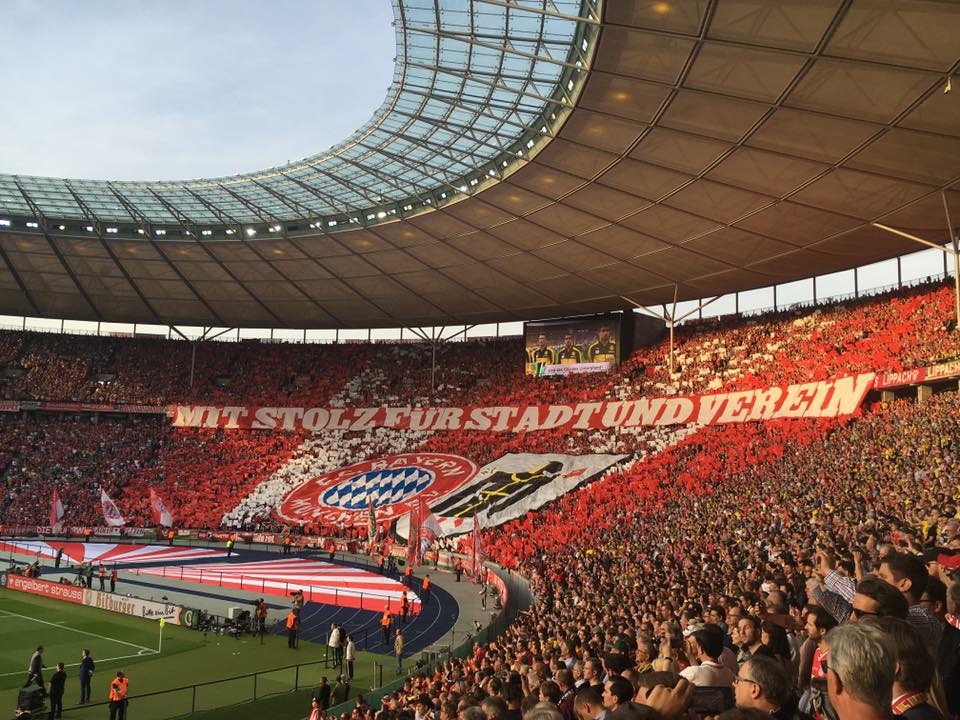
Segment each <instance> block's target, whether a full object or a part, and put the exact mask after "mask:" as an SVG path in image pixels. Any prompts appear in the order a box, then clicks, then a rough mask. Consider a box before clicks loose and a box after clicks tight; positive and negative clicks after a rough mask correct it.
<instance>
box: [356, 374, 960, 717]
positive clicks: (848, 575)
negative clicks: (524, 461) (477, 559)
mask: <svg viewBox="0 0 960 720" xmlns="http://www.w3.org/2000/svg"><path fill="white" fill-rule="evenodd" d="M958 438H960V397H958V395H957V394H956V393H947V394H943V395H937V396H935V397H933V398H932V399H931V400H929V401H927V402H924V403H916V402H914V401H908V400H899V401H895V402H892V403H889V404H884V405H878V406H877V407H876V408H874V409H873V411H871V412H868V413H866V414H864V416H863V417H861V418H859V419H857V420H855V421H845V422H838V421H836V420H781V421H776V422H771V423H766V424H762V425H761V424H754V425H730V426H725V427H711V428H705V429H702V430H701V431H700V432H699V433H697V434H696V435H693V436H691V437H689V438H686V439H682V440H680V441H679V442H677V443H676V444H675V445H673V446H672V447H668V448H666V449H665V450H664V451H663V452H661V453H658V454H656V455H652V456H650V457H648V458H647V459H645V460H643V461H638V462H636V463H634V464H632V465H630V466H628V467H626V468H623V469H622V470H621V469H618V470H616V471H614V472H612V473H610V474H609V476H608V477H606V478H605V479H603V480H601V481H599V482H597V483H594V484H593V485H591V486H588V487H587V488H585V489H583V490H581V491H579V492H576V493H573V494H570V495H567V496H564V497H563V498H561V499H559V500H557V501H556V502H554V503H553V504H552V505H550V506H548V507H547V508H545V509H544V510H542V511H540V512H538V513H530V514H528V515H526V516H524V517H523V518H520V519H518V520H515V521H513V522H511V523H508V524H506V525H503V526H501V527H499V528H496V529H494V530H491V531H487V532H485V533H484V547H485V548H486V550H487V552H488V553H489V555H490V556H491V557H492V559H494V560H497V561H498V562H500V563H502V564H504V565H505V566H507V567H510V568H515V569H517V570H519V571H520V572H521V573H523V574H524V575H525V576H526V577H528V578H530V579H531V581H532V584H533V587H534V589H535V591H536V593H537V595H538V598H539V601H538V603H537V604H536V605H535V606H534V607H533V608H532V609H531V610H530V611H529V612H528V613H524V614H521V616H520V618H519V620H518V621H517V622H516V623H515V624H514V625H513V626H511V628H510V629H508V631H507V632H506V634H505V635H504V636H502V637H500V638H498V639H497V640H496V641H495V642H493V643H490V644H487V645H482V646H481V645H477V646H476V647H475V649H474V652H473V654H472V655H471V656H470V657H468V658H467V659H465V660H452V661H449V662H447V663H445V664H444V665H443V666H441V667H437V668H436V669H435V671H434V672H432V673H428V674H427V676H425V677H423V678H420V679H412V680H411V681H409V682H408V683H407V684H406V685H405V686H404V688H403V689H402V690H400V691H397V692H396V693H392V694H391V695H389V696H388V697H386V698H384V707H385V710H383V711H382V714H381V715H380V716H379V720H406V719H407V718H421V719H422V718H430V717H440V718H446V720H453V719H454V718H462V719H463V720H471V719H473V718H476V720H497V719H500V718H508V717H510V718H518V717H520V716H521V715H522V716H523V717H524V718H542V719H543V720H546V719H547V718H554V719H555V720H559V718H564V719H565V720H573V718H577V720H595V718H598V717H600V716H601V715H603V714H604V710H605V711H606V713H607V715H606V717H607V718H624V719H626V718H629V719H630V720H636V719H638V718H643V719H646V718H658V717H659V718H672V717H681V716H686V715H687V714H691V715H692V716H694V717H704V716H720V717H723V718H729V719H730V720H744V719H750V720H752V719H753V718H757V719H758V720H759V718H763V717H767V718H769V717H770V716H771V715H772V716H773V717H774V718H778V719H780V720H788V719H791V718H801V717H807V716H808V714H809V715H812V716H813V717H816V718H838V717H839V718H840V720H847V719H848V718H861V717H874V718H881V717H889V716H891V715H901V714H903V715H905V716H906V717H907V718H911V719H916V718H929V719H931V720H933V719H935V718H952V717H955V716H956V714H957V713H958V711H960V672H958V660H960V658H958V654H957V653H958V651H960V619H958V613H960V582H958V580H960V568H958V565H960V564H958V563H956V562H955V561H954V558H956V559H960V521H958V520H957V519H956V516H957V507H958V489H960V488H958V478H960V440H958ZM468 545H469V541H465V543H464V547H463V548H462V549H464V550H466V551H468V552H469V547H468ZM838 626H839V627H841V629H839V630H837V629H835V628H837V627H838ZM878 657H879V658H882V662H879V661H878V660H877V658H878ZM831 673H832V674H831ZM857 673H859V675H857ZM657 686H659V687H660V689H659V690H656V691H651V688H655V687H657ZM844 687H845V688H846V690H845V691H844ZM865 688H872V689H869V690H867V689H865ZM652 692H653V693H654V694H652ZM845 692H846V693H848V694H846V695H845V694H844V693H845ZM858 704H859V705H858ZM734 706H735V707H734ZM474 708H475V709H474ZM725 711H726V714H724V712H725ZM365 714H367V715H370V716H372V715H373V713H372V712H369V710H368V709H367V711H365V710H364V708H362V707H361V709H360V710H359V711H358V712H355V713H354V715H355V717H357V716H359V717H363V716H364V715H365Z"/></svg>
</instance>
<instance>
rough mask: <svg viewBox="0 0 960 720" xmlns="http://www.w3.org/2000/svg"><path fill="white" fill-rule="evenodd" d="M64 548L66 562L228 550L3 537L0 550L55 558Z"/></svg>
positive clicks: (197, 555) (172, 557)
mask: <svg viewBox="0 0 960 720" xmlns="http://www.w3.org/2000/svg"><path fill="white" fill-rule="evenodd" d="M58 550H63V555H64V558H65V564H70V563H85V562H94V563H124V564H125V563H156V562H174V561H177V560H204V559H210V560H213V559H217V558H222V557H223V556H224V555H226V553H224V552H223V551H222V550H211V549H209V548H191V547H183V546H177V545H175V546H172V547H170V546H167V545H136V544H133V543H95V542H94V543H85V542H69V541H68V542H58V541H53V540H51V541H43V540H3V541H0V552H4V553H20V554H21V555H32V556H34V557H38V556H39V557H42V558H47V559H48V560H52V559H53V558H55V557H56V556H57V551H58Z"/></svg>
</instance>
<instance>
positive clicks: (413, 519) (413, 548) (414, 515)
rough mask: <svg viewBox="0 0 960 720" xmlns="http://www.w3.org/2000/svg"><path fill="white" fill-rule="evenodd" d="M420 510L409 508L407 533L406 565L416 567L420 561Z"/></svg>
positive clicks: (414, 507) (417, 506)
mask: <svg viewBox="0 0 960 720" xmlns="http://www.w3.org/2000/svg"><path fill="white" fill-rule="evenodd" d="M419 550H420V508H419V505H418V504H417V505H414V506H413V507H411V508H410V529H409V530H408V531H407V564H408V565H409V566H410V567H416V566H417V565H418V564H419V562H418V561H419V560H420V552H419Z"/></svg>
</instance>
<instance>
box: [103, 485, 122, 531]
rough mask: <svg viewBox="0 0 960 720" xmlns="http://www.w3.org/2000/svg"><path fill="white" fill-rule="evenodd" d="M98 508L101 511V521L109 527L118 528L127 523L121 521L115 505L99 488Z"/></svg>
mask: <svg viewBox="0 0 960 720" xmlns="http://www.w3.org/2000/svg"><path fill="white" fill-rule="evenodd" d="M100 507H101V508H102V509H103V519H104V521H105V522H106V523H107V525H109V526H110V527H120V526H121V525H126V523H127V521H126V520H124V519H123V515H121V514H120V510H118V509H117V504H116V503H115V502H114V501H113V500H111V499H110V497H109V496H108V495H107V494H106V493H105V492H104V491H103V488H100Z"/></svg>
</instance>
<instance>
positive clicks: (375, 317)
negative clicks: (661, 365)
mask: <svg viewBox="0 0 960 720" xmlns="http://www.w3.org/2000/svg"><path fill="white" fill-rule="evenodd" d="M395 16H396V26H397V45H398V58H397V68H396V73H395V78H394V83H393V85H392V87H391V89H390V91H389V92H388V95H387V98H386V100H385V102H384V104H383V105H382V106H381V108H380V109H379V110H378V111H377V113H376V114H375V116H374V117H373V119H371V121H370V122H369V123H368V124H367V125H366V126H365V127H363V128H362V129H361V130H359V131H358V132H357V133H356V134H355V135H354V136H352V137H350V138H348V139H347V140H345V141H344V142H342V143H340V144H339V145H337V146H335V147H333V148H331V149H329V150H327V151H325V152H322V153H320V154H318V155H315V156H312V157H310V158H307V159H306V160H303V161H301V162H298V163H293V164H291V165H287V166H283V167H277V168H273V169H270V170H265V171H263V172H260V173H254V174H249V175H242V176H235V177H229V178H218V179H208V180H200V181H189V182H157V183H128V182H112V183H108V182H93V181H83V180H76V181H68V180H56V179H50V178H35V177H23V176H19V177H18V176H0V222H3V219H6V220H8V221H9V226H7V227H0V261H2V267H0V313H6V314H16V315H31V316H46V317H64V318H71V319H82V320H110V321H118V322H143V323H162V324H188V325H215V326H239V327H386V326H389V327H396V326H404V325H407V326H411V325H412V326H423V325H450V324H473V323H479V322H493V321H505V320H516V319H525V318H533V317H548V316H557V315H563V314H577V313H587V312H596V311H602V310H609V309H616V308H621V307H625V306H627V305H628V304H629V303H642V304H646V305H651V304H658V303H663V302H671V301H672V300H673V299H674V297H675V293H676V297H678V298H679V299H680V300H684V299H693V298H701V297H709V296H713V295H717V294H721V293H726V292H732V291H735V290H745V289H750V288H753V287H762V286H767V285H771V284H776V283H782V282H787V281H790V280H795V279H801V278H805V277H810V276H813V275H817V274H823V273H828V272H832V271H835V270H840V269H845V268H849V267H853V266H856V265H861V264H864V263H869V262H872V261H875V260H881V259H884V258H887V257H892V256H894V255H898V254H902V253H904V252H909V251H911V250H914V249H917V248H918V247H919V246H918V245H916V244H915V243H914V242H913V241H911V240H909V239H906V238H903V237H900V236H896V235H893V234H891V233H887V232H884V231H881V230H878V229H877V228H875V227H873V226H872V225H871V223H872V222H882V223H883V224H886V225H890V226H893V227H897V228H900V229H903V230H906V231H908V232H910V233H914V234H917V235H921V236H922V237H924V238H926V239H928V240H931V241H934V242H941V243H942V242H947V241H948V240H949V232H948V224H947V219H946V214H945V212H944V210H945V206H946V209H948V211H949V213H950V214H951V217H952V218H953V220H952V224H953V225H954V226H955V225H958V224H960V78H958V77H957V72H958V67H960V4H958V3H956V2H952V0H945V1H943V2H938V1H935V0H900V1H897V0H783V1H781V2H769V1H768V0H660V1H653V0H616V1H615V2H614V1H612V0H607V2H606V3H603V2H600V0H582V2H580V1H578V0H459V1H458V0H401V1H399V2H397V3H396V5H395ZM954 81H956V82H955V83H954ZM952 84H957V88H956V89H952Z"/></svg>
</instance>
